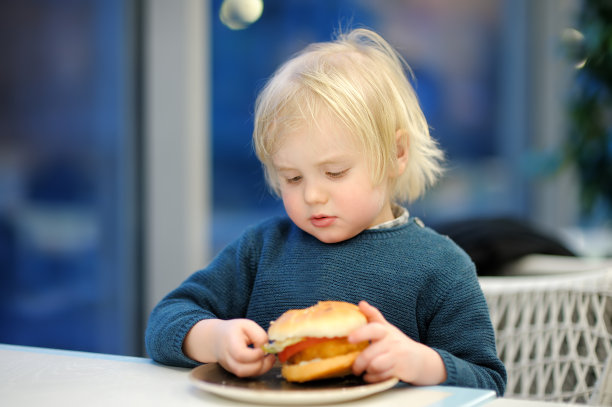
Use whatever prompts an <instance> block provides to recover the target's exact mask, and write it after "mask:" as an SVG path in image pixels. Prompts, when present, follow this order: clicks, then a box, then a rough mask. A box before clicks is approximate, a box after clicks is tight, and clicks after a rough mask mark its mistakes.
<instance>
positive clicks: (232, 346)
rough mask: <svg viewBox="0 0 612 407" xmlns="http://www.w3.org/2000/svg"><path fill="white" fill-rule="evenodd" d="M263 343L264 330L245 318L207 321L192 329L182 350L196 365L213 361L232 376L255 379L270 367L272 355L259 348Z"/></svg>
mask: <svg viewBox="0 0 612 407" xmlns="http://www.w3.org/2000/svg"><path fill="white" fill-rule="evenodd" d="M267 342H268V334H267V333H266V331H265V330H264V329H263V328H262V327H260V326H259V325H258V324H256V323H255V322H253V321H251V320H249V319H230V320H220V319H210V320H203V321H200V322H198V323H197V324H195V325H194V326H193V328H192V329H191V330H190V331H189V333H188V334H187V336H186V337H185V341H184V343H183V351H184V352H185V354H186V355H187V356H188V357H190V358H191V359H194V360H197V361H199V362H203V363H210V362H217V363H219V364H220V365H221V366H223V368H225V369H226V370H228V371H230V372H232V373H234V374H235V375H236V376H239V377H247V376H258V375H261V374H263V373H265V372H267V371H268V370H270V369H271V368H272V365H273V364H274V360H275V356H274V355H265V353H264V351H263V350H262V349H261V347H262V346H263V345H264V344H265V343H267Z"/></svg>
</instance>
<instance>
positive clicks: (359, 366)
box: [353, 342, 388, 376]
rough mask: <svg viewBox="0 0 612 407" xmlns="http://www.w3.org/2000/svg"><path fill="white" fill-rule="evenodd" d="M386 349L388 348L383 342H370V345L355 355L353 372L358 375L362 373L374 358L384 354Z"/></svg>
mask: <svg viewBox="0 0 612 407" xmlns="http://www.w3.org/2000/svg"><path fill="white" fill-rule="evenodd" d="M387 351H388V350H387V349H386V348H385V345H384V344H383V343H381V342H373V343H371V344H370V346H368V347H367V348H365V349H364V350H363V351H362V352H361V353H360V354H359V356H357V359H355V362H354V363H353V373H354V374H355V375H356V376H359V375H360V374H362V373H364V372H365V371H366V370H368V369H369V366H370V365H371V364H372V362H373V361H374V360H375V359H376V358H378V357H380V356H381V355H384V354H386V353H387Z"/></svg>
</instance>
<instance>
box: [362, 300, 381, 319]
mask: <svg viewBox="0 0 612 407" xmlns="http://www.w3.org/2000/svg"><path fill="white" fill-rule="evenodd" d="M359 310H360V311H361V312H362V313H363V315H365V316H366V318H367V320H368V322H381V323H382V322H387V320H386V319H385V317H384V316H383V314H381V313H380V311H379V310H378V309H377V308H376V307H373V306H371V305H370V304H368V303H367V302H366V301H360V302H359Z"/></svg>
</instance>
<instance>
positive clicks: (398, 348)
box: [348, 301, 446, 385]
mask: <svg viewBox="0 0 612 407" xmlns="http://www.w3.org/2000/svg"><path fill="white" fill-rule="evenodd" d="M359 309H360V310H361V312H362V313H363V314H364V315H365V316H366V318H367V319H368V324H367V325H365V326H363V327H361V328H358V329H356V330H355V331H353V332H352V333H351V334H350V335H349V337H348V340H349V342H352V343H357V342H361V341H370V342H371V344H370V346H368V347H367V348H366V349H365V350H364V351H363V352H361V354H360V355H359V356H358V357H357V359H356V360H355V363H354V364H353V373H354V374H355V375H361V374H362V373H364V376H363V379H364V380H365V381H367V382H379V381H383V380H386V379H389V378H391V377H397V378H399V379H400V380H402V381H404V382H407V383H412V384H415V385H434V384H440V383H442V382H444V380H446V368H445V367H444V363H443V362H442V358H441V357H440V355H439V354H438V353H437V352H436V351H434V350H433V349H431V348H429V347H427V346H425V345H423V344H421V343H419V342H416V341H414V340H413V339H411V338H409V337H408V336H407V335H405V334H404V333H403V332H402V331H400V330H399V329H398V328H396V327H395V326H394V325H392V324H390V323H389V322H387V320H386V319H385V317H384V316H383V315H382V314H381V313H380V311H379V310H378V309H376V308H374V307H373V306H371V305H370V304H368V303H367V302H365V301H361V302H360V303H359Z"/></svg>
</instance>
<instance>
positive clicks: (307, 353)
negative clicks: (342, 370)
mask: <svg viewBox="0 0 612 407" xmlns="http://www.w3.org/2000/svg"><path fill="white" fill-rule="evenodd" d="M368 344H369V342H368V341H363V342H359V343H349V342H348V340H347V339H346V337H344V338H333V339H330V340H329V341H325V342H322V343H317V344H315V345H313V346H310V347H308V348H306V349H304V350H303V351H301V352H298V353H296V354H295V355H293V356H292V357H290V358H289V360H288V363H290V364H298V363H300V362H304V361H309V360H312V359H317V358H319V359H327V358H331V357H334V356H338V355H344V354H346V353H350V352H356V351H362V350H364V349H365V348H366V347H367V346H368Z"/></svg>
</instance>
